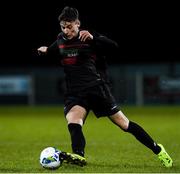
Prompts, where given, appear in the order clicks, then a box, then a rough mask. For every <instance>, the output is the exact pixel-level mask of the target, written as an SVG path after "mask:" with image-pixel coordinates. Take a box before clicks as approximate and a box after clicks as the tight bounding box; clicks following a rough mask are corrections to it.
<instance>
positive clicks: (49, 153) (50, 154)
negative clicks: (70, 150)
mask: <svg viewBox="0 0 180 174" xmlns="http://www.w3.org/2000/svg"><path fill="white" fill-rule="evenodd" d="M60 153H61V151H60V150H58V149H56V148H55V147H46V148H45V149H43V150H42V151H41V154H40V164H41V165H42V167H43V168H46V169H52V170H53V169H58V168H59V167H60V166H61V163H62V162H61V161H60V159H59V154H60Z"/></svg>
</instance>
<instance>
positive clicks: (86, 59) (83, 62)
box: [37, 7, 173, 167]
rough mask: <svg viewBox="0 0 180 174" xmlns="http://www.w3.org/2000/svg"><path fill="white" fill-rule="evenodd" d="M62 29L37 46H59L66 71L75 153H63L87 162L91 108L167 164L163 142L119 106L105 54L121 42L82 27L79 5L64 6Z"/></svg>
mask: <svg viewBox="0 0 180 174" xmlns="http://www.w3.org/2000/svg"><path fill="white" fill-rule="evenodd" d="M58 20H59V24H60V27H61V30H62V32H60V33H59V34H58V36H57V40H56V41H55V42H54V43H52V44H51V45H50V46H49V47H47V46H41V47H40V48H38V49H37V50H38V52H39V53H40V54H43V53H48V52H51V51H54V50H57V49H58V50H59V53H60V58H61V64H62V66H63V68H64V73H65V75H66V77H65V78H66V89H67V91H66V94H65V99H64V101H65V104H64V105H65V107H64V113H65V117H66V119H67V124H68V130H69V133H70V136H71V145H72V151H73V153H66V152H65V153H63V154H61V155H62V158H63V159H64V160H65V161H66V162H70V163H72V164H77V165H80V166H83V165H86V159H85V154H84V153H85V144H86V141H85V137H84V135H83V131H82V126H83V124H84V122H85V119H86V117H87V115H88V113H89V111H90V110H92V111H93V113H94V114H95V115H96V117H97V118H99V117H103V116H106V117H107V118H109V119H110V120H111V121H112V123H114V124H115V125H116V126H118V127H119V128H120V129H122V130H123V131H125V132H128V133H131V134H132V135H133V136H135V138H136V139H137V140H138V141H139V142H141V143H142V144H144V145H145V146H146V147H147V148H149V149H151V150H152V152H153V153H154V154H156V155H157V157H158V158H159V160H160V161H161V162H162V164H163V165H164V166H165V167H172V164H173V161H172V159H171V157H170V156H169V155H168V153H167V152H166V150H165V148H164V147H163V145H161V144H157V143H156V142H155V141H154V140H153V139H152V138H151V136H150V135H149V134H148V133H147V132H146V131H145V130H144V129H143V128H142V127H141V126H140V125H138V124H137V123H134V122H133V121H130V120H129V119H128V118H127V117H126V116H125V115H124V114H123V112H122V111H121V110H119V109H118V106H117V104H116V101H115V98H114V96H113V95H112V93H111V90H110V87H109V83H108V80H107V79H108V77H107V74H106V66H105V64H104V60H103V59H104V56H105V55H106V54H109V52H111V51H112V50H116V49H117V48H118V44H117V43H116V42H115V41H113V40H111V39H109V38H107V37H106V36H103V35H101V34H98V33H95V32H90V31H88V30H82V29H80V20H79V13H78V10H77V9H76V8H73V7H65V8H64V9H63V10H62V12H61V14H60V15H59V17H58Z"/></svg>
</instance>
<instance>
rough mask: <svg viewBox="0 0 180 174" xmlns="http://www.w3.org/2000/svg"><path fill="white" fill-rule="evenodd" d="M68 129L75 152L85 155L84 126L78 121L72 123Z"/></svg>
mask: <svg viewBox="0 0 180 174" xmlns="http://www.w3.org/2000/svg"><path fill="white" fill-rule="evenodd" d="M68 129H69V132H70V135H71V142H72V144H71V146H72V151H73V153H76V154H79V155H81V156H84V148H85V144H86V141H85V138H84V135H83V132H82V126H81V125H80V124H76V123H70V124H69V125H68Z"/></svg>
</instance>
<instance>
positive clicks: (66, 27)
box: [60, 21, 80, 39]
mask: <svg viewBox="0 0 180 174" xmlns="http://www.w3.org/2000/svg"><path fill="white" fill-rule="evenodd" d="M60 26H61V30H62V32H63V33H64V34H65V36H66V38H67V39H72V38H74V37H76V36H77V35H78V32H79V26H80V23H79V21H73V22H66V21H61V22H60Z"/></svg>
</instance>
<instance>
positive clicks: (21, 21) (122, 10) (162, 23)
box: [0, 0, 180, 67]
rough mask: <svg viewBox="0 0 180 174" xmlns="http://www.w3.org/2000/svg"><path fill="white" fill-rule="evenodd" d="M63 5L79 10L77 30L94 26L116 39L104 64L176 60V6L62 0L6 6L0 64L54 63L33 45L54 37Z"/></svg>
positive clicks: (179, 51) (179, 52) (178, 49)
mask: <svg viewBox="0 0 180 174" xmlns="http://www.w3.org/2000/svg"><path fill="white" fill-rule="evenodd" d="M97 3H98V4H97ZM66 5H68V6H73V7H76V8H77V9H78V10H79V13H80V20H81V23H82V27H83V28H85V29H88V28H89V29H95V30H96V31H98V32H100V33H102V34H105V35H106V36H108V37H110V38H112V39H113V40H115V41H117V42H118V44H119V46H120V49H119V52H118V55H117V53H116V55H113V56H112V58H111V59H110V60H109V62H110V63H113V64H115V63H132V64H134V63H145V62H146V63H147V62H148V63H153V62H155V63H161V62H177V61H180V43H179V10H178V5H177V4H175V3H171V4H170V3H165V2H162V3H160V2H159V3H153V2H150V1H148V2H139V3H137V2H127V3H125V2H123V3H122V2H121V1H120V2H118V1H106V2H103V1H99V2H98V1H96V2H95V1H75V0H73V1H65V0H64V1H52V2H45V1H42V2H40V1H38V2H33V1H31V2H29V3H28V2H24V3H23V4H16V8H13V4H12V5H11V8H12V10H11V13H12V14H9V15H8V16H9V17H7V18H8V19H6V20H5V23H6V25H5V26H4V27H3V28H4V30H5V31H4V33H3V34H5V33H6V32H8V34H5V35H8V36H7V37H5V42H4V43H3V45H4V46H5V48H4V49H3V51H4V52H5V53H4V55H3V58H1V61H0V66H25V67H26V66H56V65H57V64H58V60H57V55H54V58H52V57H48V56H47V57H39V56H37V52H36V49H37V48H38V47H39V46H42V45H47V46H48V45H49V44H51V43H52V42H53V41H54V40H55V39H56V36H57V34H58V32H60V28H59V24H58V20H57V18H58V16H59V14H60V12H61V10H62V9H63V8H64V6H66ZM6 27H7V28H6ZM2 37H3V36H2Z"/></svg>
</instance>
